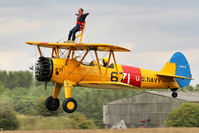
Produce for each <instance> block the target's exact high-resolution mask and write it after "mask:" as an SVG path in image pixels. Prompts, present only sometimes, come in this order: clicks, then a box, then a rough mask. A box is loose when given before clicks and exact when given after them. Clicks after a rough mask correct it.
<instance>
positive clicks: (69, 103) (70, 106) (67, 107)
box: [62, 98, 77, 113]
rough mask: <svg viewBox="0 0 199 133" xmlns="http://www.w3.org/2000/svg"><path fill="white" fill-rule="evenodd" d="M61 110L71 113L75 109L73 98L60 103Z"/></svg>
mask: <svg viewBox="0 0 199 133" xmlns="http://www.w3.org/2000/svg"><path fill="white" fill-rule="evenodd" d="M62 107H63V110H64V111H65V112H67V113H73V112H74V111H75V110H76V109H77V101H76V100H75V99H74V98H66V99H65V100H64V101H63V103H62Z"/></svg>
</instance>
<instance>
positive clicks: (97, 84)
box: [78, 81, 137, 89]
mask: <svg viewBox="0 0 199 133" xmlns="http://www.w3.org/2000/svg"><path fill="white" fill-rule="evenodd" d="M78 86H84V87H92V88H100V89H137V87H135V86H132V85H128V84H125V83H119V82H110V81H81V82H79V83H78Z"/></svg>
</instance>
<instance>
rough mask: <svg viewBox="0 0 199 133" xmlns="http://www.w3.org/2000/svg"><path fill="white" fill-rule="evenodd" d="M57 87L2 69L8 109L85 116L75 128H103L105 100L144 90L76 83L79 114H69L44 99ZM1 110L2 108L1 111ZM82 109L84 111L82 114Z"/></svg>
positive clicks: (0, 83) (0, 94) (0, 87)
mask: <svg viewBox="0 0 199 133" xmlns="http://www.w3.org/2000/svg"><path fill="white" fill-rule="evenodd" d="M53 88H54V85H53V84H52V83H49V84H48V89H47V90H45V89H44V83H43V82H37V81H36V82H35V84H34V82H33V76H32V73H31V72H29V71H12V72H6V71H0V101H3V103H4V104H6V105H9V108H6V109H9V110H10V109H13V111H14V112H16V113H17V115H19V114H23V115H25V116H40V117H51V116H57V117H62V116H64V117H65V116H66V117H68V119H69V122H71V121H72V122H73V123H76V124H78V122H75V120H78V119H83V120H84V121H83V122H81V124H80V125H73V126H70V127H73V128H92V127H93V128H103V127H104V124H103V104H105V103H108V102H111V101H113V100H116V99H120V98H125V97H128V96H132V95H135V94H137V93H140V92H142V91H144V90H105V89H93V88H86V87H73V88H72V97H74V98H75V99H76V100H77V102H78V109H77V111H76V113H75V114H67V113H65V112H63V110H62V108H61V106H60V108H59V109H58V110H57V111H53V112H51V111H48V110H47V109H46V108H45V106H44V102H45V100H46V98H47V97H48V96H50V95H52V92H53ZM179 91H199V85H196V86H195V87H192V86H188V87H185V88H182V89H179ZM59 99H60V102H61V103H62V101H63V100H64V89H63V88H62V90H61V92H60V96H59ZM6 109H4V110H6ZM1 113H2V112H1V110H0V115H1ZM78 113H80V115H79V114H78ZM11 114H12V115H11V116H13V113H11ZM0 117H1V116H0ZM28 118H29V117H28ZM72 122H71V123H72ZM84 122H85V123H84ZM88 125H92V126H88ZM0 126H1V121H0ZM18 127H19V126H18Z"/></svg>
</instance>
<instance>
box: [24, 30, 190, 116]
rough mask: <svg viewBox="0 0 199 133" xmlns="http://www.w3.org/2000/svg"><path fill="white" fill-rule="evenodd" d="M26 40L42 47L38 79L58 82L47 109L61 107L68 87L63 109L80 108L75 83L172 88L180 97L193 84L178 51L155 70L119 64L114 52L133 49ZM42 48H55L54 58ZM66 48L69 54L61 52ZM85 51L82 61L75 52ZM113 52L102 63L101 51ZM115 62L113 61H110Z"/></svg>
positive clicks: (108, 86)
mask: <svg viewBox="0 0 199 133" xmlns="http://www.w3.org/2000/svg"><path fill="white" fill-rule="evenodd" d="M82 36H83V31H82V32H81V34H80V36H78V37H80V42H79V43H68V42H67V43H48V42H26V43H27V44H30V45H35V46H37V48H38V51H39V54H40V57H39V60H38V62H37V65H36V78H37V80H39V81H43V82H49V81H51V82H54V83H55V87H54V91H53V94H52V96H50V97H48V98H47V99H46V108H47V109H49V110H51V111H55V110H57V109H58V108H59V105H60V102H59V99H58V95H59V92H60V89H61V87H62V86H64V92H65V98H66V99H65V100H64V101H63V103H62V107H63V110H64V111H65V112H68V113H72V112H74V111H75V110H76V109H77V102H76V100H75V99H74V98H72V97H71V91H72V87H73V86H83V87H92V88H101V89H139V88H143V89H163V88H165V89H170V90H171V91H172V96H173V97H174V98H175V97H177V92H176V91H177V90H178V89H179V88H181V87H186V86H188V85H189V84H190V80H191V79H192V78H191V71H190V67H189V64H188V62H187V59H186V58H185V56H184V55H183V54H182V53H180V52H176V53H175V54H174V55H173V56H172V57H171V59H170V60H169V61H168V62H167V63H166V64H165V66H164V67H163V68H162V70H161V71H152V70H147V69H142V68H136V67H132V66H126V65H120V64H117V63H116V58H115V54H114V52H130V50H129V49H126V48H123V47H120V46H115V45H111V44H95V43H81V41H82ZM41 47H45V48H50V49H52V54H51V57H44V56H43V54H42V52H41ZM61 50H66V51H67V53H63V52H61ZM79 51H84V54H83V56H81V58H80V60H79V61H78V60H77V59H76V57H75V53H76V52H79ZM91 51H92V52H93V53H94V54H95V60H93V61H91V62H90V63H89V64H85V63H83V61H84V59H85V57H86V56H87V55H88V53H89V52H91ZM100 51H107V52H108V53H109V55H108V58H107V60H106V61H105V62H104V65H100V59H99V57H98V52H100ZM111 58H112V60H113V61H114V63H112V64H110V60H111Z"/></svg>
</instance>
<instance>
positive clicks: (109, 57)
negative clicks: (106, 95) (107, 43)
mask: <svg viewBox="0 0 199 133" xmlns="http://www.w3.org/2000/svg"><path fill="white" fill-rule="evenodd" d="M110 59H111V51H110V53H109V56H108V62H107V65H106V71H105V78H104V81H105V80H106V74H107V71H108V66H109V63H110Z"/></svg>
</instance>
